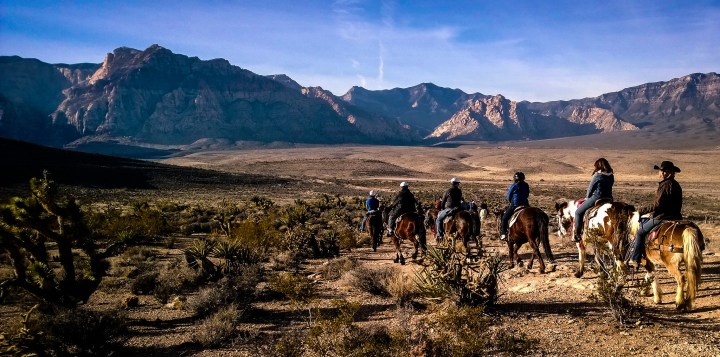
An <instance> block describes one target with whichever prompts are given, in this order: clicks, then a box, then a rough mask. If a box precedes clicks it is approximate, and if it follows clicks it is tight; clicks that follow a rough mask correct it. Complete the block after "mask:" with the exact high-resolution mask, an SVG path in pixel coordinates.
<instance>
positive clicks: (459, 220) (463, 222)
mask: <svg viewBox="0 0 720 357" xmlns="http://www.w3.org/2000/svg"><path fill="white" fill-rule="evenodd" d="M479 223H480V216H479V215H478V214H477V212H473V211H469V210H460V211H457V212H456V213H455V214H454V215H453V216H450V215H448V218H446V219H445V220H444V221H443V228H444V230H445V234H446V235H448V236H450V237H452V239H453V245H454V242H455V241H456V240H457V239H458V238H459V239H462V242H463V246H464V247H465V254H466V255H467V256H469V255H470V245H469V243H470V241H475V243H476V244H477V246H478V249H481V248H480V240H479V239H478V237H479V235H480V234H479V231H480V229H479V227H478V226H479Z"/></svg>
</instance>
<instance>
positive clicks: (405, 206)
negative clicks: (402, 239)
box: [387, 181, 417, 237]
mask: <svg viewBox="0 0 720 357" xmlns="http://www.w3.org/2000/svg"><path fill="white" fill-rule="evenodd" d="M409 186H410V184H408V183H407V182H405V181H403V182H401V183H400V192H398V194H397V196H395V199H394V200H393V202H392V203H391V204H390V208H392V211H390V214H389V215H388V232H387V235H388V237H390V236H392V234H393V232H394V231H395V219H396V218H397V217H400V216H401V215H402V214H405V213H408V212H415V209H416V207H415V206H416V204H417V203H416V202H417V201H416V200H415V196H414V195H413V194H412V192H410V189H409V188H408V187H409Z"/></svg>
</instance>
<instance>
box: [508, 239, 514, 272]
mask: <svg viewBox="0 0 720 357" xmlns="http://www.w3.org/2000/svg"><path fill="white" fill-rule="evenodd" d="M507 246H508V258H509V259H510V269H512V268H514V267H515V256H514V255H513V243H512V242H511V241H510V240H509V239H508V240H507Z"/></svg>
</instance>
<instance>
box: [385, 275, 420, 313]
mask: <svg viewBox="0 0 720 357" xmlns="http://www.w3.org/2000/svg"><path fill="white" fill-rule="evenodd" d="M416 287H417V285H416V284H415V281H414V280H413V279H411V278H410V277H408V276H406V275H405V274H403V273H402V272H401V271H397V270H396V271H395V272H394V274H393V275H391V276H389V277H388V278H387V280H386V281H385V289H386V291H387V292H388V293H389V294H390V296H391V297H392V299H393V300H394V301H395V303H396V304H398V305H401V306H402V305H405V304H406V303H408V302H410V301H411V300H412V299H413V297H414V296H415V294H416V293H417V290H416Z"/></svg>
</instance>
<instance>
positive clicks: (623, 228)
mask: <svg viewBox="0 0 720 357" xmlns="http://www.w3.org/2000/svg"><path fill="white" fill-rule="evenodd" d="M581 203H582V201H575V200H569V201H564V202H561V203H556V204H555V209H556V211H557V220H558V235H559V236H560V237H561V238H562V237H573V236H574V227H575V211H576V210H577V208H578V206H580V204H581ZM634 211H635V207H633V206H631V205H628V204H625V203H622V202H609V201H607V200H605V201H598V202H597V203H596V204H595V206H593V207H591V208H590V209H588V210H587V212H585V220H584V221H585V227H583V234H582V239H581V241H579V242H577V247H578V261H579V266H578V269H577V270H576V271H575V277H578V278H579V277H581V276H583V274H584V273H585V260H586V252H585V249H586V247H587V244H588V241H592V242H594V243H596V244H598V243H600V244H602V243H605V244H607V247H608V248H609V249H610V252H611V255H612V258H613V260H614V262H615V267H616V269H622V268H623V266H624V263H623V258H624V257H625V252H626V251H627V248H628V244H629V241H630V239H631V238H630V237H631V234H630V219H631V218H632V213H633V212H634ZM595 262H596V263H597V264H598V265H601V262H600V255H599V254H598V247H597V246H596V251H595Z"/></svg>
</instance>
